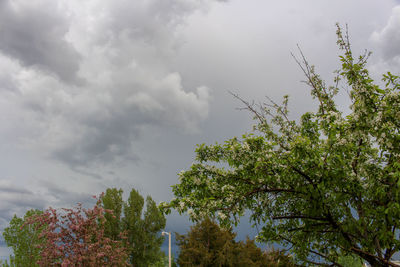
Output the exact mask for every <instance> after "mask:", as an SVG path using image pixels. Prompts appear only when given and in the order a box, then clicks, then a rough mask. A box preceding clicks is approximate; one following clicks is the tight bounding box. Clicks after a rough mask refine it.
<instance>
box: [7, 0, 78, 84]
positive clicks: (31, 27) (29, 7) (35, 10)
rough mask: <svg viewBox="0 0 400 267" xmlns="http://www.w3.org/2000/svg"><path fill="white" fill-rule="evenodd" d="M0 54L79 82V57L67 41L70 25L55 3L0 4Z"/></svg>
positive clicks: (37, 0)
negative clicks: (66, 35)
mask: <svg viewBox="0 0 400 267" xmlns="http://www.w3.org/2000/svg"><path fill="white" fill-rule="evenodd" d="M0 25H1V26H0V36H1V38H0V51H2V52H3V53H4V54H7V55H9V56H11V57H13V58H16V59H18V60H19V61H20V62H21V64H22V65H24V66H26V67H37V68H39V69H41V70H44V71H47V72H50V73H52V74H55V75H57V76H58V77H59V78H60V79H62V80H63V81H66V82H73V81H77V80H78V77H77V76H76V73H77V71H78V69H79V61H80V55H79V53H78V52H77V51H76V50H75V49H74V47H73V46H72V45H71V44H70V43H69V42H67V40H65V38H64V36H65V34H66V33H67V32H68V28H69V22H68V18H67V16H66V15H65V14H63V13H62V11H61V9H60V6H58V5H57V3H56V2H55V1H42V0H33V1H9V0H3V1H1V2H0Z"/></svg>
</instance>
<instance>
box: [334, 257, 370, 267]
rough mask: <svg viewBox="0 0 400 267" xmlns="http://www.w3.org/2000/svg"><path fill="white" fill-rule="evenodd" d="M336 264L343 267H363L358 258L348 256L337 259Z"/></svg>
mask: <svg viewBox="0 0 400 267" xmlns="http://www.w3.org/2000/svg"><path fill="white" fill-rule="evenodd" d="M338 263H339V264H341V265H342V266H343V267H363V266H364V265H363V262H362V260H361V259H360V258H359V257H356V256H353V255H348V256H340V257H339V259H338Z"/></svg>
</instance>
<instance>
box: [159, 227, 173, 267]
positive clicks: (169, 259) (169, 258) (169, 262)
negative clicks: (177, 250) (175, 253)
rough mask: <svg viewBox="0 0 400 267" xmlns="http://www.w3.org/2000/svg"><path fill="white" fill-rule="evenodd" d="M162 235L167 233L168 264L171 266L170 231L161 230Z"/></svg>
mask: <svg viewBox="0 0 400 267" xmlns="http://www.w3.org/2000/svg"><path fill="white" fill-rule="evenodd" d="M161 234H162V235H163V236H164V235H168V266H169V267H171V266H172V265H171V232H164V231H163V232H162V233H161Z"/></svg>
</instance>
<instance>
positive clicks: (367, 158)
mask: <svg viewBox="0 0 400 267" xmlns="http://www.w3.org/2000/svg"><path fill="white" fill-rule="evenodd" d="M337 36H338V45H339V48H340V49H341V51H342V52H343V55H341V56H340V60H341V63H342V65H341V68H340V70H339V71H337V77H336V78H335V80H334V85H333V86H327V85H326V84H325V82H324V81H323V80H322V79H321V78H320V76H319V75H318V74H317V73H316V72H315V69H314V67H313V66H311V65H310V64H309V63H308V62H307V60H306V59H305V58H304V56H303V54H302V53H301V59H300V60H297V61H298V63H299V65H300V66H301V68H302V70H303V71H304V74H305V77H306V83H307V84H308V85H309V86H310V88H311V96H312V97H313V98H314V99H316V100H317V101H318V110H316V111H314V112H307V113H305V114H303V115H302V116H301V118H300V119H299V120H298V121H295V120H291V119H290V118H289V115H288V97H287V96H285V97H284V100H283V103H282V104H281V105H278V104H276V103H275V102H273V101H271V102H270V103H266V104H260V105H253V104H251V103H248V102H246V101H244V100H242V101H243V103H244V104H245V107H246V108H247V109H248V110H250V111H251V113H252V114H253V115H254V118H255V120H256V121H257V124H256V125H255V131H254V132H252V133H250V134H245V135H243V137H242V138H241V139H238V138H232V139H230V140H227V141H226V142H225V143H223V144H216V145H209V146H207V145H204V144H202V145H199V146H198V147H197V149H196V162H195V163H194V164H193V165H192V166H191V167H190V169H189V170H187V171H183V172H181V173H180V183H179V184H177V185H175V186H174V187H173V192H174V194H175V196H176V198H175V199H173V200H172V201H171V202H170V203H169V204H162V205H161V206H162V207H163V208H165V209H166V211H167V212H168V209H169V208H176V209H177V210H178V211H179V212H185V211H189V213H190V214H191V216H192V218H199V217H200V218H201V217H203V216H205V215H213V214H217V215H218V218H219V220H220V222H221V223H222V224H230V223H236V222H237V221H238V218H239V217H240V216H241V215H243V214H244V211H245V210H246V209H247V210H250V211H251V212H252V215H251V220H252V221H253V222H254V223H255V224H259V225H261V226H262V229H261V232H260V235H259V239H258V240H260V241H263V242H278V243H281V244H283V245H284V246H287V247H292V250H291V252H292V253H293V254H294V256H295V257H296V258H297V259H298V260H301V261H302V262H303V263H304V264H316V265H327V264H332V265H334V266H342V265H341V264H340V263H339V262H338V258H339V256H340V255H354V256H355V257H359V258H362V259H363V260H365V261H366V262H368V263H370V264H371V265H372V266H397V265H396V264H395V263H393V262H392V258H393V255H394V254H395V253H396V252H398V251H399V249H400V240H399V233H400V229H399V225H400V224H399V221H400V149H399V147H400V78H399V76H396V75H393V74H391V73H387V74H385V75H383V82H382V83H381V84H382V85H378V84H376V83H374V81H373V80H372V79H371V77H370V76H369V72H368V70H367V68H366V63H367V59H368V57H369V55H370V53H365V54H363V55H361V56H360V57H358V58H354V57H353V53H352V51H351V47H350V42H349V38H348V35H347V31H346V34H343V32H342V29H341V28H340V27H339V26H338V30H337ZM300 52H301V51H300ZM342 82H344V83H343V84H342ZM342 86H346V88H347V89H348V94H349V99H350V101H351V105H350V111H347V110H346V111H343V110H340V108H339V106H338V105H337V104H336V103H335V95H336V94H337V93H338V91H339V88H341V87H342Z"/></svg>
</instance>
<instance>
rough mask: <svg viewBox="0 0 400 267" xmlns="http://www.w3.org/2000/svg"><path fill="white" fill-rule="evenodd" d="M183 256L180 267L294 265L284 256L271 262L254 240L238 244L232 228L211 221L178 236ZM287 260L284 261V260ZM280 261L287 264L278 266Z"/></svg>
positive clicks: (206, 219)
mask: <svg viewBox="0 0 400 267" xmlns="http://www.w3.org/2000/svg"><path fill="white" fill-rule="evenodd" d="M176 237H177V241H178V245H179V247H180V253H179V256H178V264H179V266H181V267H186V266H187V267H189V266H201V267H214V266H220V267H231V266H243V267H261V266H274V267H275V266H276V267H278V266H282V267H283V266H286V267H290V266H294V265H293V263H292V262H291V261H290V258H288V257H287V256H285V255H283V254H282V255H280V257H279V259H278V258H273V259H271V258H270V257H268V256H269V255H268V253H263V252H262V251H261V249H260V248H258V247H257V246H256V244H255V243H254V240H251V239H249V238H247V240H246V242H243V241H241V242H236V241H235V237H236V234H235V233H233V232H232V230H230V229H222V228H220V227H219V225H218V224H217V223H216V222H214V221H212V220H211V219H210V218H205V219H204V220H202V221H201V222H199V223H197V224H196V225H194V226H192V227H191V228H190V231H189V232H188V233H187V234H186V235H179V234H176ZM283 259H285V260H286V261H285V260H283ZM279 260H282V262H285V263H287V264H286V265H279V263H278V262H279Z"/></svg>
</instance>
